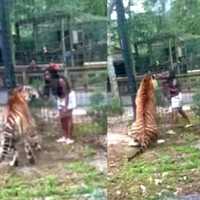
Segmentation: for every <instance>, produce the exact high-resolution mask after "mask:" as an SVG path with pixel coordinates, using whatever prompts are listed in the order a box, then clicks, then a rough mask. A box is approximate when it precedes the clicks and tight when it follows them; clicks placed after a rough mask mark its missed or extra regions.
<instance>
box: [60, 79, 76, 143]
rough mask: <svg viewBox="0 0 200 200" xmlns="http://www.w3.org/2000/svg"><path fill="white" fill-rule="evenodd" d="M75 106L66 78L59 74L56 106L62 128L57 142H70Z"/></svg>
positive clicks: (72, 93)
mask: <svg viewBox="0 0 200 200" xmlns="http://www.w3.org/2000/svg"><path fill="white" fill-rule="evenodd" d="M75 107H76V95H75V92H74V91H73V90H71V88H70V85H69V82H68V80H67V79H66V78H65V77H64V76H60V77H59V80H58V88H57V108H58V111H59V116H60V122H61V126H62V129H63V136H62V137H61V138H59V139H58V140H57V142H63V143H66V144H72V143H73V142H74V141H73V140H72V132H73V119H72V112H73V109H74V108H75Z"/></svg>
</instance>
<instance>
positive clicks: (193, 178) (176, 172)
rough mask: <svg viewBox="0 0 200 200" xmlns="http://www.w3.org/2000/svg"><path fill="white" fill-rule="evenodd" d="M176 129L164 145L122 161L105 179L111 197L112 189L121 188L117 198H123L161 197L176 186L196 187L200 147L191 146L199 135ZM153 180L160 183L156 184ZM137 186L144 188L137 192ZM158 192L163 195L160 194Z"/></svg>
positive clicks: (151, 199) (149, 199)
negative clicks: (108, 178) (199, 148)
mask: <svg viewBox="0 0 200 200" xmlns="http://www.w3.org/2000/svg"><path fill="white" fill-rule="evenodd" d="M176 132H177V134H176V135H175V136H168V138H167V141H166V143H165V144H163V145H160V146H157V145H155V146H154V148H153V149H150V150H147V151H146V152H144V153H143V154H141V155H140V156H138V157H137V158H135V159H134V160H133V161H131V162H128V161H125V162H124V163H123V165H122V166H121V167H120V170H119V171H118V172H117V173H116V174H115V176H114V177H111V178H110V181H109V188H110V189H109V190H110V191H109V193H110V199H111V200H114V199H115V198H116V199H117V196H116V191H121V193H120V195H121V197H120V198H124V199H127V200H129V199H130V200H143V199H144V200H159V199H162V200H164V199H165V197H166V196H170V195H171V196H173V193H174V192H175V191H176V188H177V187H186V186H187V184H189V183H191V184H192V183H193V184H194V185H195V186H196V185H197V184H199V188H200V175H199V174H200V173H199V172H200V150H198V149H196V148H194V147H193V146H192V144H193V143H194V142H196V141H197V139H199V140H200V137H199V135H195V134H193V133H191V132H186V131H184V130H180V129H178V130H177V131H176ZM170 137H171V138H170ZM183 177H185V178H183ZM156 179H159V180H160V181H161V182H160V183H159V184H156ZM140 185H143V186H145V187H146V193H144V194H142V193H141V189H140ZM184 185H185V186H184ZM159 193H160V194H161V193H163V195H161V197H160V196H159V195H158V194H159ZM164 193H166V194H164ZM120 198H118V199H120ZM166 199H167V198H166Z"/></svg>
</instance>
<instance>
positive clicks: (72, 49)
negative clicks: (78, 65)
mask: <svg viewBox="0 0 200 200" xmlns="http://www.w3.org/2000/svg"><path fill="white" fill-rule="evenodd" d="M69 38H70V52H71V66H72V67H74V66H75V63H74V47H73V35H72V16H70V17H69Z"/></svg>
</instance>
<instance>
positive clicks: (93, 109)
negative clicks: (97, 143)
mask: <svg viewBox="0 0 200 200" xmlns="http://www.w3.org/2000/svg"><path fill="white" fill-rule="evenodd" d="M90 102H91V103H90V108H89V113H90V115H91V116H93V117H94V119H95V120H96V121H98V123H99V124H100V125H101V126H102V127H104V129H105V132H106V131H107V101H106V98H105V95H104V94H102V92H99V91H97V92H96V93H94V94H93V95H92V96H91V97H90Z"/></svg>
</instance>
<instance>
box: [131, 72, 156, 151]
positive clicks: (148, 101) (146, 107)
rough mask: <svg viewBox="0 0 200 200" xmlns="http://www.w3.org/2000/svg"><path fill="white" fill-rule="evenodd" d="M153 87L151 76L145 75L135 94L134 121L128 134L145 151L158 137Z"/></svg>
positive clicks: (153, 80)
mask: <svg viewBox="0 0 200 200" xmlns="http://www.w3.org/2000/svg"><path fill="white" fill-rule="evenodd" d="M155 87H156V80H155V78H154V77H153V76H152V75H145V77H144V78H143V80H142V81H141V83H140V86H139V88H138V91H137V94H136V99H135V104H136V120H135V121H134V122H133V124H132V126H131V128H130V130H129V133H128V134H129V135H130V136H132V137H133V138H134V141H135V142H136V144H137V145H139V146H140V147H141V149H146V148H147V147H148V146H149V145H150V144H151V143H152V142H153V141H155V140H156V139H157V137H158V127H157V123H156V103H155Z"/></svg>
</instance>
